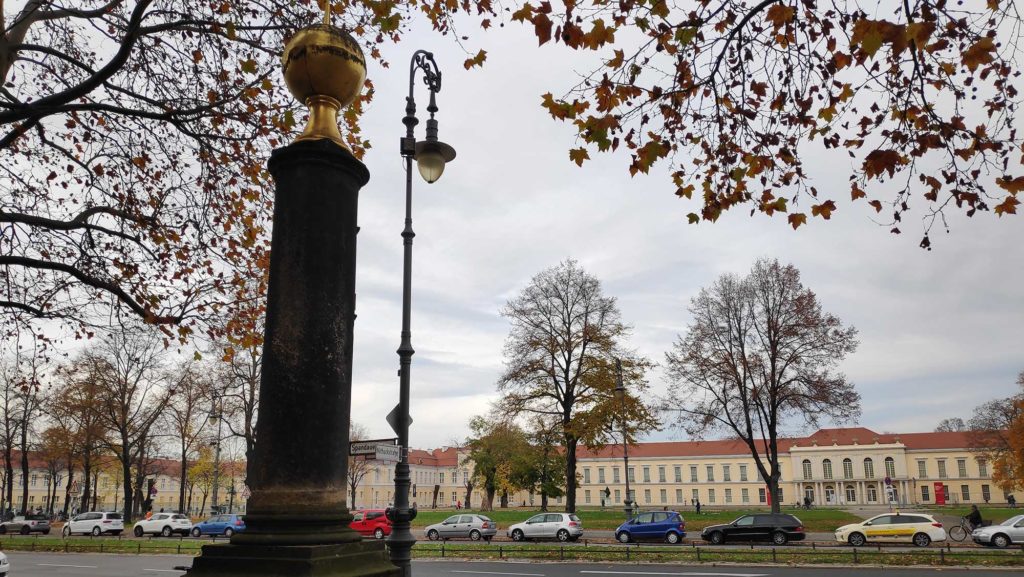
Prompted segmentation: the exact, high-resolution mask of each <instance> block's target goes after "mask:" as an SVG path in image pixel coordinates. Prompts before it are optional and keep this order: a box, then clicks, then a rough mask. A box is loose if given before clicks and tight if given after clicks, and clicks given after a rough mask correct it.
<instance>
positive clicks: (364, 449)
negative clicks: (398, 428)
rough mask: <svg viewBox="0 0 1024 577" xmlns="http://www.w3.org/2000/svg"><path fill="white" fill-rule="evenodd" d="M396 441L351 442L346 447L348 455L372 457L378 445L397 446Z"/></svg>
mask: <svg viewBox="0 0 1024 577" xmlns="http://www.w3.org/2000/svg"><path fill="white" fill-rule="evenodd" d="M397 444H398V439H372V440H369V441H352V442H351V443H349V445H348V454H349V455H373V454H374V453H376V452H377V447H378V446H380V445H397Z"/></svg>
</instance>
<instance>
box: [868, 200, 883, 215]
mask: <svg viewBox="0 0 1024 577" xmlns="http://www.w3.org/2000/svg"><path fill="white" fill-rule="evenodd" d="M868 204H870V205H871V208H874V209H875V212H882V203H881V202H880V201H877V200H872V201H870V202H868Z"/></svg>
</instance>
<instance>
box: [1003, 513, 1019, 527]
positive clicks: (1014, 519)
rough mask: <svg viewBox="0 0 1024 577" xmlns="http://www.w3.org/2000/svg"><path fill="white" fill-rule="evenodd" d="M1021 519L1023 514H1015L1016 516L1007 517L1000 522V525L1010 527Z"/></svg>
mask: <svg viewBox="0 0 1024 577" xmlns="http://www.w3.org/2000/svg"><path fill="white" fill-rule="evenodd" d="M1021 521H1024V515H1017V516H1016V517H1010V518H1009V519H1007V520H1005V521H1003V522H1002V523H1000V525H1005V526H1007V527H1012V526H1013V525H1016V524H1017V523H1020V522H1021Z"/></svg>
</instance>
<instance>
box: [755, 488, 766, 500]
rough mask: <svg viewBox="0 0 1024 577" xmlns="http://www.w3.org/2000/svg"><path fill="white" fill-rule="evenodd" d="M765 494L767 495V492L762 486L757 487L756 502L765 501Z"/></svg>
mask: <svg viewBox="0 0 1024 577" xmlns="http://www.w3.org/2000/svg"><path fill="white" fill-rule="evenodd" d="M765 495H767V493H766V492H765V490H764V487H761V488H760V489H758V490H757V502H758V503H767V502H768V499H767V498H765Z"/></svg>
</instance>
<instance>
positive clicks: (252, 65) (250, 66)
mask: <svg viewBox="0 0 1024 577" xmlns="http://www.w3.org/2000/svg"><path fill="white" fill-rule="evenodd" d="M240 68H241V69H242V72H248V73H250V74H255V73H256V61H255V60H253V59H252V58H249V59H247V60H243V61H242V64H241V66H240Z"/></svg>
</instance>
